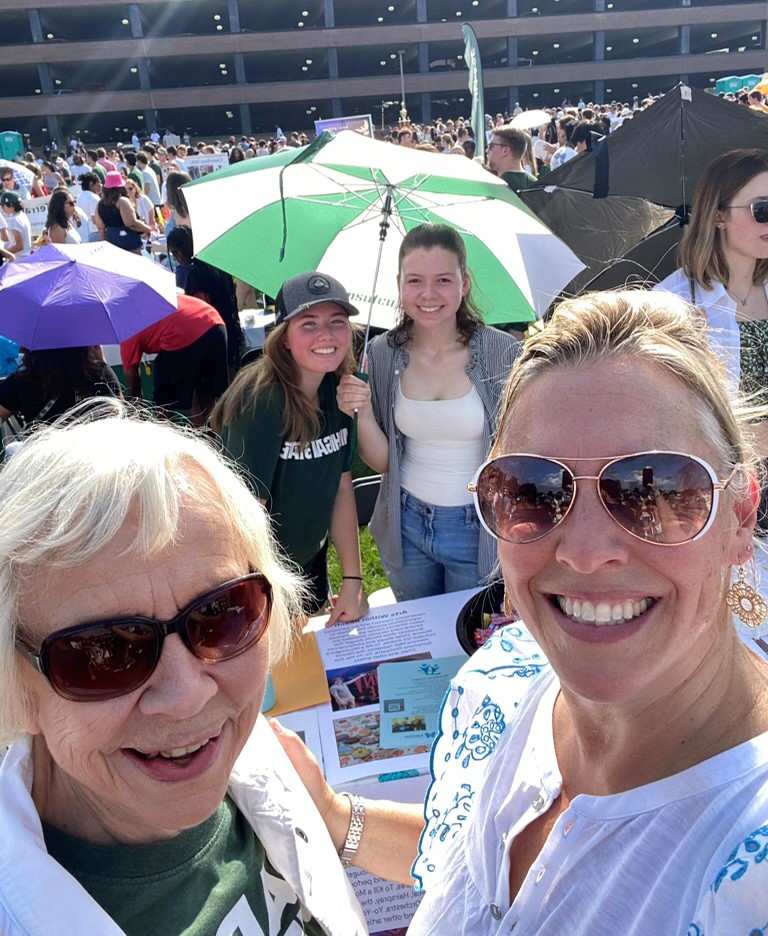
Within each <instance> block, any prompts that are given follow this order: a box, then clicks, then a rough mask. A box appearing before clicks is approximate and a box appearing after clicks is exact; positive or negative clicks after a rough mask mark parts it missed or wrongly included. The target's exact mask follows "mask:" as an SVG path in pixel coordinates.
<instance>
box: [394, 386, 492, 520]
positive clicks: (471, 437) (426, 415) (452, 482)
mask: <svg viewBox="0 0 768 936" xmlns="http://www.w3.org/2000/svg"><path fill="white" fill-rule="evenodd" d="M484 424H485V409H484V408H483V401H482V400H481V399H480V395H479V394H478V392H477V390H476V389H475V388H474V387H472V389H471V390H470V391H469V392H468V393H467V394H466V395H465V396H463V397H459V398H458V399H457V400H410V399H408V397H406V396H404V395H403V391H402V390H401V389H400V384H398V386H397V394H396V396H395V426H396V427H397V428H398V430H399V431H400V432H401V433H402V434H403V437H404V439H403V441H404V447H403V460H402V463H401V465H400V484H401V486H402V487H403V488H404V490H406V491H408V493H409V494H413V496H414V497H418V499H419V500H421V501H424V502H425V503H427V504H434V505H435V506H440V507H458V506H461V505H462V504H469V503H471V501H472V496H471V495H470V493H469V492H468V491H467V484H468V483H469V482H470V481H471V480H472V477H473V476H474V474H475V472H476V471H477V468H478V465H480V463H481V462H482V460H483V457H484V455H485V452H484V451H483V426H484Z"/></svg>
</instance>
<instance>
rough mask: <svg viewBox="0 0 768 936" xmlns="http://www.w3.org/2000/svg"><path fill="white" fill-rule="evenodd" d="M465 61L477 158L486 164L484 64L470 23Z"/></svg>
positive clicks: (465, 30)
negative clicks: (467, 70)
mask: <svg viewBox="0 0 768 936" xmlns="http://www.w3.org/2000/svg"><path fill="white" fill-rule="evenodd" d="M461 31H462V33H463V34H464V61H465V62H466V63H467V68H469V93H470V94H471V95H472V129H473V130H474V131H475V156H476V157H477V159H479V161H480V162H483V163H484V162H485V100H484V95H483V63H482V62H481V60H480V46H479V45H478V44H477V36H476V35H475V31H474V29H472V27H471V26H470V25H469V23H463V24H462V26H461Z"/></svg>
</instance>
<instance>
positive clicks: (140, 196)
mask: <svg viewBox="0 0 768 936" xmlns="http://www.w3.org/2000/svg"><path fill="white" fill-rule="evenodd" d="M125 194H126V195H127V196H128V198H129V200H130V202H131V204H132V205H133V210H134V211H135V212H136V217H137V218H138V219H139V220H140V221H143V222H144V224H146V225H147V227H148V228H149V229H150V231H151V232H152V233H154V232H155V231H156V230H157V219H156V217H155V206H154V205H153V204H152V202H151V201H150V199H149V197H148V196H147V195H145V194H144V193H143V192H142V191H141V189H140V188H139V186H138V185H137V184H136V182H134V181H133V179H132V178H131V177H130V176H129V177H128V178H127V179H126V180H125Z"/></svg>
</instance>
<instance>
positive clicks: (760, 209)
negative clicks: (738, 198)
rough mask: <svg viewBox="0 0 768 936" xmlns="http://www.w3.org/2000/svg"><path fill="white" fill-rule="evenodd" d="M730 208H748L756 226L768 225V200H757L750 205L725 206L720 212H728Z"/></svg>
mask: <svg viewBox="0 0 768 936" xmlns="http://www.w3.org/2000/svg"><path fill="white" fill-rule="evenodd" d="M732 208H749V210H750V212H751V213H752V217H753V219H754V220H755V221H757V223H758V224H768V198H759V199H758V200H757V201H753V202H752V204H751V205H725V207H724V208H722V209H721V211H730V210H731V209H732Z"/></svg>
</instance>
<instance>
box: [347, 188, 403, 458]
mask: <svg viewBox="0 0 768 936" xmlns="http://www.w3.org/2000/svg"><path fill="white" fill-rule="evenodd" d="M392 191H393V187H392V186H391V185H388V186H387V196H386V198H385V199H384V204H383V205H382V208H381V221H380V222H379V253H378V256H377V257H376V269H375V270H374V272H373V286H372V287H371V299H370V302H369V303H368V321H367V322H366V323H365V339H364V340H363V353H362V354H361V355H360V370H358V371H357V373H356V374H355V377H359V378H360V380H364V381H366V383H367V382H368V341H369V338H370V334H371V318H372V317H373V303H374V302H375V300H376V286H377V285H378V282H379V268H380V267H381V257H382V254H383V253H384V241H385V240H386V239H387V231H388V230H389V218H390V216H391V214H392ZM357 420H358V413H357V410H355V415H354V416H353V417H352V437H351V440H350V447H351V449H352V457H353V458H354V457H355V453H356V452H357Z"/></svg>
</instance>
